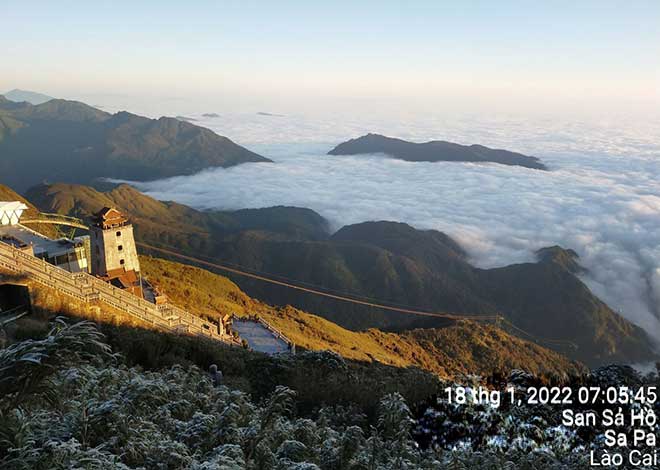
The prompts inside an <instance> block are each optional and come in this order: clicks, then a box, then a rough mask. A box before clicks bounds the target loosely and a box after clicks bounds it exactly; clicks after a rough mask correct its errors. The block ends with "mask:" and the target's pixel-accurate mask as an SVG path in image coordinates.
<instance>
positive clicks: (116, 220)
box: [92, 207, 128, 229]
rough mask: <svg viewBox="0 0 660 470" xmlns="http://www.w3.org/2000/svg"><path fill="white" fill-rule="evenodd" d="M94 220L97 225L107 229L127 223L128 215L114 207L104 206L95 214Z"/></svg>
mask: <svg viewBox="0 0 660 470" xmlns="http://www.w3.org/2000/svg"><path fill="white" fill-rule="evenodd" d="M92 221H93V223H94V225H95V226H96V227H101V228H103V229H107V228H114V227H121V226H122V225H126V224H127V223H128V217H126V216H125V215H124V214H123V213H122V212H120V211H119V210H118V209H115V208H114V207H104V208H103V209H101V210H100V211H98V212H97V213H96V214H94V216H93V218H92Z"/></svg>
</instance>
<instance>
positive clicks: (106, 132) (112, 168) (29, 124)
mask: <svg viewBox="0 0 660 470" xmlns="http://www.w3.org/2000/svg"><path fill="white" fill-rule="evenodd" d="M246 162H270V160H268V159H267V158H264V157H262V156H260V155H257V154H256V153H254V152H251V151H250V150H247V149H246V148H244V147H241V146H240V145H237V144H235V143H234V142H232V141H231V140H229V139H228V138H226V137H222V136H220V135H217V134H215V133H214V132H213V131H211V130H209V129H205V128H203V127H199V126H196V125H194V124H191V123H189V122H185V121H181V120H178V119H175V118H167V117H161V118H160V119H149V118H145V117H142V116H137V115H135V114H131V113H127V112H119V113H116V114H109V113H106V112H104V111H101V110H99V109H96V108H93V107H91V106H88V105H86V104H84V103H79V102H76V101H65V100H59V99H53V100H50V101H48V102H46V103H43V104H40V105H37V106H34V105H31V104H29V103H25V102H22V103H15V102H13V101H9V100H7V99H6V98H4V97H2V96H0V175H2V176H0V180H1V181H2V182H3V183H5V184H8V185H10V186H12V187H13V188H15V189H18V190H19V191H23V190H25V189H27V188H28V187H30V186H34V185H35V184H39V183H41V182H42V181H44V180H50V181H53V180H54V181H62V182H74V183H90V182H91V181H93V180H94V179H96V178H99V177H109V178H124V179H140V180H152V179H158V178H164V177H169V176H176V175H187V174H192V173H196V172H198V171H201V170H203V169H206V168H211V167H228V166H233V165H238V164H241V163H246Z"/></svg>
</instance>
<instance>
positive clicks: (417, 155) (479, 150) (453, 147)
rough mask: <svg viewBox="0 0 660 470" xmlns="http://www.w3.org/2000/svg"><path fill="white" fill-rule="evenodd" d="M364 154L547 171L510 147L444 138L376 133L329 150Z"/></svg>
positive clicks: (536, 162)
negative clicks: (419, 138)
mask: <svg viewBox="0 0 660 470" xmlns="http://www.w3.org/2000/svg"><path fill="white" fill-rule="evenodd" d="M363 154H385V155H388V156H390V157H392V158H397V159H400V160H406V161H410V162H474V163H486V162H489V163H499V164H501V165H510V166H522V167H525V168H531V169H535V170H547V167H546V166H545V165H544V164H542V163H541V162H540V160H539V159H538V158H536V157H529V156H527V155H523V154H521V153H516V152H511V151H509V150H502V149H491V148H488V147H485V146H483V145H478V144H473V145H461V144H455V143H453V142H446V141H443V140H432V141H429V142H424V143H415V142H407V141H405V140H402V139H397V138H393V137H386V136H384V135H380V134H374V133H369V134H366V135H363V136H362V137H358V138H356V139H351V140H348V141H346V142H344V143H341V144H339V145H337V146H336V147H335V148H334V149H332V150H330V151H329V152H328V155H363Z"/></svg>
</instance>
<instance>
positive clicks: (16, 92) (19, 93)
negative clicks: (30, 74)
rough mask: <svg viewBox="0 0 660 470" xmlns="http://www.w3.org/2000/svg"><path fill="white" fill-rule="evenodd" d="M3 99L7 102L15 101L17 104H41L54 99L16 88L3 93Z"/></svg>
mask: <svg viewBox="0 0 660 470" xmlns="http://www.w3.org/2000/svg"><path fill="white" fill-rule="evenodd" d="M5 98H7V99H8V100H9V101H15V102H17V103H20V102H23V101H26V102H28V103H30V104H41V103H45V102H46V101H50V100H52V99H54V98H53V97H52V96H48V95H44V94H43V93H37V92H34V91H28V90H20V89H18V88H15V89H13V90H11V91H8V92H7V93H5Z"/></svg>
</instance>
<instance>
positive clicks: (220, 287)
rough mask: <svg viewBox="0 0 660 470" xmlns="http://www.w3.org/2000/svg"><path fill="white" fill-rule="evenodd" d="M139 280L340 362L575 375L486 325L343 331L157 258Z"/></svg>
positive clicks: (568, 366)
mask: <svg viewBox="0 0 660 470" xmlns="http://www.w3.org/2000/svg"><path fill="white" fill-rule="evenodd" d="M141 263H142V269H143V271H144V273H145V274H146V275H147V277H148V278H149V279H150V280H151V281H153V282H155V283H156V284H158V285H159V286H160V287H161V290H163V292H164V293H165V294H167V295H168V297H169V298H170V299H171V301H172V302H174V303H175V304H177V305H180V306H181V307H184V308H186V309H188V310H189V311H191V312H193V313H195V314H198V315H201V316H206V317H211V318H218V317H220V316H222V315H225V314H226V313H234V314H235V315H237V316H245V315H251V314H258V315H260V316H262V317H263V318H264V319H266V320H267V321H269V322H270V323H272V324H273V325H274V326H275V327H276V328H278V329H280V330H281V331H282V332H283V333H284V334H285V335H287V336H288V337H289V338H290V339H291V340H292V341H293V342H294V343H296V345H297V346H298V347H302V348H304V349H310V350H331V351H334V352H336V353H338V354H341V355H342V356H344V357H346V358H348V359H355V360H362V361H378V362H381V363H384V364H388V365H393V366H399V367H406V366H418V367H420V368H423V369H425V370H429V371H432V372H434V373H436V374H438V375H440V376H442V377H456V376H458V375H461V374H467V373H477V374H482V375H489V374H491V373H493V372H496V371H502V370H509V369H512V368H522V369H525V370H528V371H529V372H532V373H535V374H560V375H561V374H563V373H574V372H577V371H579V370H582V366H580V365H578V364H575V363H573V362H571V361H569V360H568V359H566V358H565V357H564V356H562V355H560V354H558V353H556V352H553V351H550V350H548V349H546V348H543V347H540V346H538V345H536V344H533V343H530V342H527V341H524V340H521V339H519V338H516V337H513V336H511V335H509V334H507V333H506V332H504V331H502V330H501V329H499V328H496V327H494V326H491V325H484V324H477V323H474V322H469V321H460V322H456V323H454V324H452V325H449V326H447V327H445V328H434V329H425V330H413V331H409V332H403V333H386V332H383V331H380V330H376V329H370V330H367V331H360V332H355V331H350V330H347V329H345V328H342V327H340V326H339V325H337V324H335V323H332V322H330V321H328V320H325V319H323V318H321V317H319V316H316V315H312V314H309V313H306V312H303V311H301V310H298V309H296V308H294V307H291V306H286V307H273V306H270V305H267V304H265V303H263V302H260V301H258V300H255V299H252V298H250V297H249V296H248V295H247V294H245V293H244V292H242V291H241V290H240V288H239V287H238V286H237V285H236V284H234V283H233V282H232V281H230V280H229V279H227V278H225V277H223V276H220V275H217V274H213V273H211V272H209V271H206V270H203V269H199V268H195V267H192V266H187V265H183V264H179V263H175V262H171V261H166V260H162V259H158V258H151V257H142V258H141Z"/></svg>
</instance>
